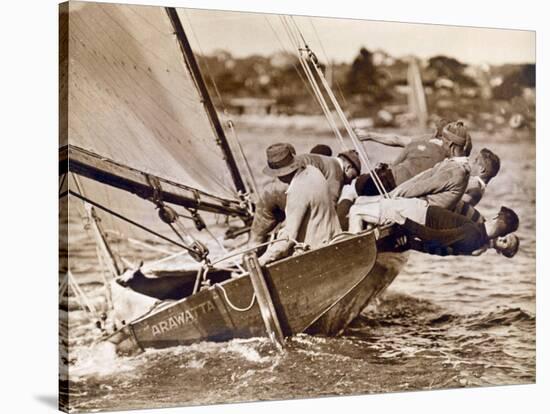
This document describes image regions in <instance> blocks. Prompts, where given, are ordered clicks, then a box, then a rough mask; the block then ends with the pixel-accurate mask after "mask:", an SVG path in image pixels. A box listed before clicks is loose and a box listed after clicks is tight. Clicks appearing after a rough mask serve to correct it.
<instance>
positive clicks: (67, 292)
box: [58, 1, 537, 412]
mask: <svg viewBox="0 0 550 414" xmlns="http://www.w3.org/2000/svg"><path fill="white" fill-rule="evenodd" d="M228 7H229V6H228ZM535 46H536V35H535V32H534V31H529V30H518V29H505V28H498V29H497V28H483V27H467V26H450V25H441V24H419V23H407V22H393V21H380V20H361V19H351V18H346V19H344V18H328V17H315V16H306V15H291V14H269V13H253V12H243V11H239V12H237V11H230V10H206V9H198V8H180V7H160V6H146V5H129V4H109V3H96V2H83V1H69V2H66V3H62V4H60V5H59V183H58V184H59V283H58V286H59V408H60V409H61V410H62V411H64V412H97V411H113V410H131V409H144V408H164V407H180V406H196V405H211V404H222V403H240V402H252V401H269V400H288V399H304V398H318V397H327V396H349V395H358V394H361V395H364V394H381V393H389V392H403V391H429V390H441V389H454V388H472V387H488V386H501V385H514V384H533V383H535V382H536V129H537V124H536V80H535V79H536V53H535Z"/></svg>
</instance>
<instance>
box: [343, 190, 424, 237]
mask: <svg viewBox="0 0 550 414" xmlns="http://www.w3.org/2000/svg"><path fill="white" fill-rule="evenodd" d="M427 210H428V202H427V201H426V200H422V199H420V198H399V197H398V198H391V199H387V198H382V197H381V196H376V197H358V198H357V200H356V202H355V204H354V205H353V206H352V207H351V209H350V211H349V231H350V232H352V233H359V232H361V231H362V230H363V225H364V223H369V224H375V225H379V224H386V223H397V224H403V223H404V222H405V220H406V219H409V220H412V221H415V222H417V223H419V224H426V212H427Z"/></svg>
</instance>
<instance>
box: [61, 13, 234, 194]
mask: <svg viewBox="0 0 550 414" xmlns="http://www.w3.org/2000/svg"><path fill="white" fill-rule="evenodd" d="M69 57H70V59H69V64H68V79H67V82H68V140H69V144H71V145H76V146H78V147H81V148H84V149H86V150H89V151H91V152H93V153H95V154H98V155H100V156H102V157H106V158H109V159H111V160H114V161H116V162H119V163H121V164H124V165H127V166H130V167H133V168H135V169H137V170H140V171H143V172H147V173H151V174H154V175H157V176H160V177H163V178H167V179H170V180H173V181H175V182H178V183H182V184H185V185H187V186H190V187H193V188H197V189H199V190H202V191H204V192H206V193H209V194H212V195H216V196H220V197H224V198H229V199H234V198H235V187H234V184H233V182H232V180H231V176H230V174H229V172H228V169H227V166H226V164H225V161H224V155H223V153H222V151H221V149H220V147H219V146H218V145H217V144H216V139H217V137H216V136H215V134H214V131H213V130H212V127H211V125H210V121H209V119H208V116H207V114H206V112H205V110H204V108H203V105H202V103H201V98H200V96H199V93H198V91H197V89H196V86H195V84H194V81H193V78H192V77H191V76H190V74H189V72H188V70H187V68H186V66H185V61H184V59H183V56H182V52H181V50H180V48H179V45H178V42H177V39H176V36H175V34H174V29H173V27H172V26H171V23H170V20H169V18H168V15H167V13H166V11H165V9H164V8H160V7H148V6H131V5H115V4H101V3H70V4H69Z"/></svg>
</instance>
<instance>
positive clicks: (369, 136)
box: [355, 129, 412, 147]
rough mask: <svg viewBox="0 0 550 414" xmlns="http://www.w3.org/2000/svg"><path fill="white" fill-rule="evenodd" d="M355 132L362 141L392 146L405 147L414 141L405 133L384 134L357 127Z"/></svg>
mask: <svg viewBox="0 0 550 414" xmlns="http://www.w3.org/2000/svg"><path fill="white" fill-rule="evenodd" d="M355 133H356V134H357V138H359V140H361V141H374V142H378V143H379V144H383V145H387V146H390V147H405V146H407V145H409V144H410V143H411V142H412V138H411V137H408V136H405V135H397V134H384V133H381V132H372V131H365V130H362V129H356V130H355Z"/></svg>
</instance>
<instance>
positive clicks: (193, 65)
mask: <svg viewBox="0 0 550 414" xmlns="http://www.w3.org/2000/svg"><path fill="white" fill-rule="evenodd" d="M166 12H167V13H168V17H169V18H170V22H171V23H172V26H173V27H174V30H175V34H176V37H177V39H178V43H179V45H180V49H181V51H182V53H183V57H184V60H185V64H186V65H187V68H188V69H189V72H190V73H191V75H192V77H193V80H194V81H195V85H196V86H197V89H198V91H199V94H200V96H201V100H202V103H203V104H204V107H205V109H206V113H207V115H208V118H209V119H210V123H211V124H212V128H213V129H214V132H215V133H216V135H217V137H218V139H217V143H218V145H219V146H220V147H221V149H222V151H223V153H224V155H225V161H226V162H227V166H228V167H229V171H230V172H231V177H232V178H233V182H234V183H235V187H236V189H237V191H239V192H240V193H241V194H246V193H247V192H248V191H247V189H246V186H245V184H244V181H243V179H242V177H241V173H240V171H239V167H238V166H237V162H236V161H235V158H234V157H233V153H232V152H231V148H230V147H229V143H228V141H227V137H226V136H225V132H224V130H223V127H222V125H221V123H220V120H219V118H218V114H217V112H216V108H214V104H213V103H212V99H210V94H209V93H208V89H207V88H206V84H205V83H204V79H203V77H202V74H201V71H200V68H199V65H198V64H197V60H196V59H195V55H194V53H193V50H192V49H191V45H190V44H189V40H188V39H187V35H186V34H185V31H184V30H183V26H182V24H181V20H180V18H179V16H178V12H177V11H176V9H175V8H174V7H166Z"/></svg>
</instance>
